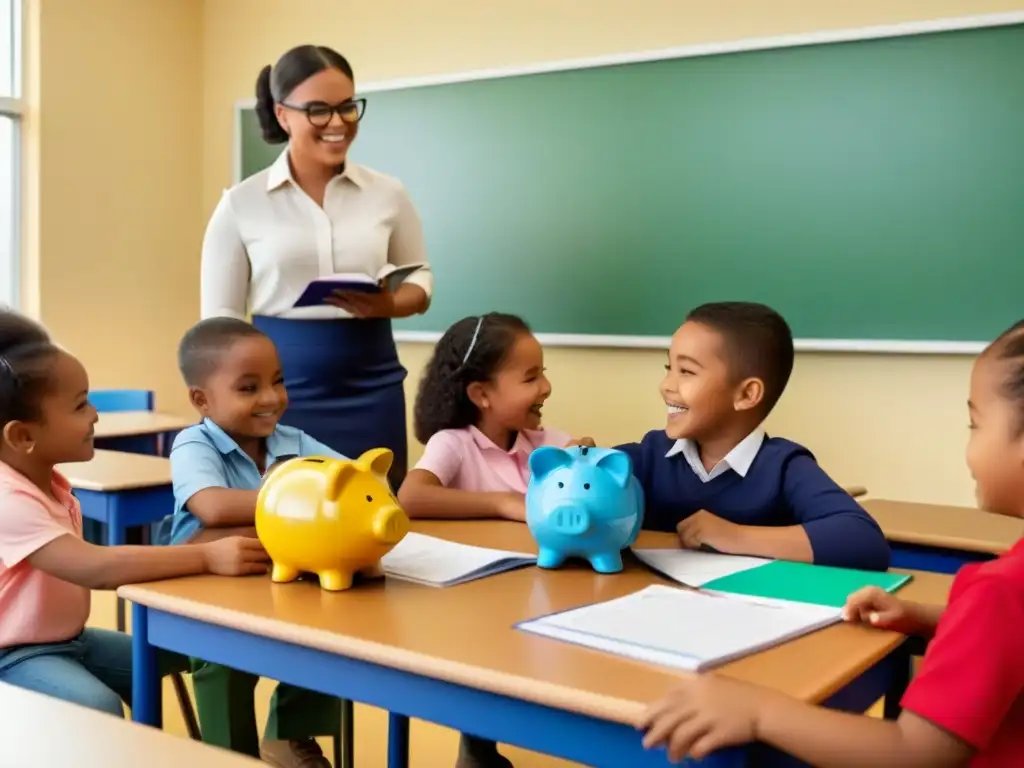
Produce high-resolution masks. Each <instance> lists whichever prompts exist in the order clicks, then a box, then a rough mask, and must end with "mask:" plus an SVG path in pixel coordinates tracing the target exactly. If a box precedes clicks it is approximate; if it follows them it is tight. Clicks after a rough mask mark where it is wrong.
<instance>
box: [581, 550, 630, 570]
mask: <svg viewBox="0 0 1024 768" xmlns="http://www.w3.org/2000/svg"><path fill="white" fill-rule="evenodd" d="M587 559H588V560H590V565H591V566H593V568H594V570H595V571H597V572H598V573H618V572H619V571H621V570H622V553H621V552H620V551H618V550H615V551H614V552H603V553H601V554H599V555H591V556H590V557H589V558H587Z"/></svg>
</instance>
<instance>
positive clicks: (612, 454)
mask: <svg viewBox="0 0 1024 768" xmlns="http://www.w3.org/2000/svg"><path fill="white" fill-rule="evenodd" d="M597 466H598V467H599V468H601V469H603V470H604V471H605V472H607V473H608V474H609V475H611V476H612V478H613V479H614V480H615V484H616V485H618V486H619V487H620V488H625V487H626V483H628V482H629V478H630V475H632V474H633V462H632V461H631V460H630V458H629V454H627V453H623V452H622V451H609V452H608V453H606V454H605V455H604V456H602V457H601V458H600V459H598V460H597Z"/></svg>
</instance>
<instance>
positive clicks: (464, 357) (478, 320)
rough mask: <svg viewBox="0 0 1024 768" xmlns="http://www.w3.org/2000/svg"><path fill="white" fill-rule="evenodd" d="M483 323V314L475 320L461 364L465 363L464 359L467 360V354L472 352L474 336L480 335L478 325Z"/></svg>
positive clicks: (474, 342)
mask: <svg viewBox="0 0 1024 768" xmlns="http://www.w3.org/2000/svg"><path fill="white" fill-rule="evenodd" d="M483 324H484V316H483V315H480V317H479V318H478V319H477V321H476V328H475V329H474V330H473V338H472V339H470V341H469V346H468V347H467V348H466V354H465V355H463V357H462V364H463V365H465V364H466V361H467V360H469V356H470V355H471V354H473V347H475V346H476V337H477V336H479V335H480V326H481V325H483Z"/></svg>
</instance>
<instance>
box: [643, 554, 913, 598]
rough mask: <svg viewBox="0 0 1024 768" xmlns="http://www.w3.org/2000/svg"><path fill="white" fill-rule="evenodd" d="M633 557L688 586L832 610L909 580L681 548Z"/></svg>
mask: <svg viewBox="0 0 1024 768" xmlns="http://www.w3.org/2000/svg"><path fill="white" fill-rule="evenodd" d="M633 554H635V555H636V557H637V559H639V560H640V561H641V562H642V563H645V564H646V565H647V566H649V567H650V568H652V569H653V570H655V571H658V572H659V573H661V574H663V575H665V576H667V577H668V578H670V579H672V580H673V581H678V582H679V583H680V584H685V585H687V586H690V587H700V588H701V589H703V590H707V591H713V592H728V593H729V594H733V595H747V596H749V597H755V598H758V597H766V598H772V599H776V600H791V601H796V602H800V603H813V604H814V605H822V606H829V607H832V608H842V607H843V606H844V605H845V604H846V598H847V597H849V596H850V595H851V594H852V593H853V592H856V591H857V590H858V589H862V588H864V587H880V588H881V589H884V590H886V591H887V592H895V591H896V590H897V589H899V588H900V587H902V586H904V585H905V584H906V583H907V582H908V581H910V579H911V577H910V576H909V575H906V574H902V573H880V572H878V571H857V570H853V569H850V568H833V567H831V566H827V565H811V564H810V563H793V562H789V561H786V560H765V559H763V558H759V557H741V556H738V555H723V554H719V553H711V552H695V551H693V550H687V549H637V550H634V551H633Z"/></svg>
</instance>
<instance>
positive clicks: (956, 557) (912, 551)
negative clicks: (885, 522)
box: [889, 540, 996, 575]
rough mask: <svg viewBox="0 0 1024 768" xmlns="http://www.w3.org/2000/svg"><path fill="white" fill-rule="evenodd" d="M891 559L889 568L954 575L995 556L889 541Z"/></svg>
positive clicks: (985, 553) (966, 550)
mask: <svg viewBox="0 0 1024 768" xmlns="http://www.w3.org/2000/svg"><path fill="white" fill-rule="evenodd" d="M889 549H890V551H891V552H892V558H891V561H890V564H889V567H890V568H903V569H906V570H910V571H930V572H931V573H948V574H951V575H954V574H956V572H957V571H959V570H960V569H961V568H962V567H963V566H965V565H968V564H970V563H984V562H987V561H989V560H994V559H995V558H996V555H995V554H991V553H988V552H977V551H974V550H969V549H954V548H950V547H931V546H928V545H927V544H911V543H909V542H903V541H891V540H890V541H889Z"/></svg>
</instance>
